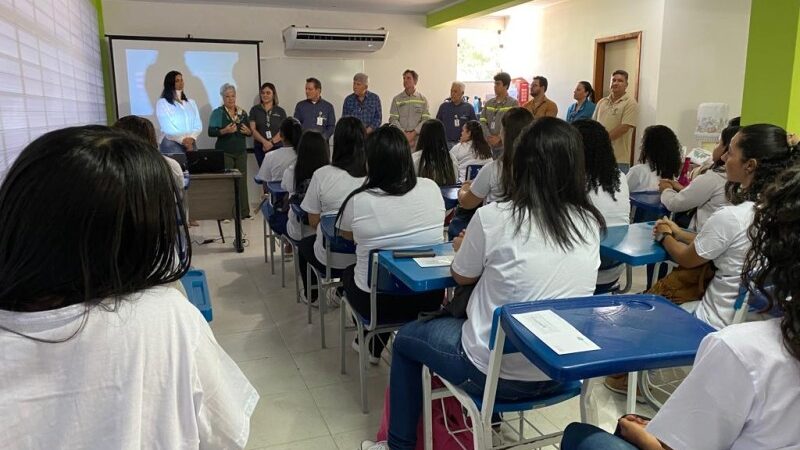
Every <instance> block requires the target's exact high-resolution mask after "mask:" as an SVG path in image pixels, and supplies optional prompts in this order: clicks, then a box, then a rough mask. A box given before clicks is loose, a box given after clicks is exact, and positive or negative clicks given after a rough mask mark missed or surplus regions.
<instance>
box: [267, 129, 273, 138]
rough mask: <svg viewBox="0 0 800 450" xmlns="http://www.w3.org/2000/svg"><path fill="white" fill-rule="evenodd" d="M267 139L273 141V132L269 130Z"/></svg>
mask: <svg viewBox="0 0 800 450" xmlns="http://www.w3.org/2000/svg"><path fill="white" fill-rule="evenodd" d="M267 139H272V131H269V130H267Z"/></svg>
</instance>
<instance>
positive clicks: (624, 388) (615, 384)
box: [603, 373, 645, 403]
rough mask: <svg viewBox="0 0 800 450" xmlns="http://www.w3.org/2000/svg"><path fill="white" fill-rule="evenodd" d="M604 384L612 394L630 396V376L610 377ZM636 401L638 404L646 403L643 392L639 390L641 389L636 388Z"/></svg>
mask: <svg viewBox="0 0 800 450" xmlns="http://www.w3.org/2000/svg"><path fill="white" fill-rule="evenodd" d="M603 384H604V385H605V386H606V388H608V390H609V391H611V392H616V393H617V394H622V395H624V396H626V397H627V395H628V374H627V373H626V374H621V375H610V376H607V377H606V379H605V381H604V382H603ZM636 401H637V402H638V403H644V402H645V400H644V396H643V395H642V391H641V390H639V387H638V386H637V387H636Z"/></svg>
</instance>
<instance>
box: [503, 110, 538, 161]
mask: <svg viewBox="0 0 800 450" xmlns="http://www.w3.org/2000/svg"><path fill="white" fill-rule="evenodd" d="M531 122H533V114H532V113H531V112H530V111H528V110H527V109H526V108H523V107H521V106H516V107H514V108H511V109H509V110H508V111H506V113H505V114H503V118H502V119H500V123H501V124H502V125H503V156H501V161H502V163H503V164H502V165H504V166H510V165H512V164H514V141H516V140H517V136H519V134H520V133H521V132H522V130H523V129H525V127H527V126H528V125H529V124H530V123H531Z"/></svg>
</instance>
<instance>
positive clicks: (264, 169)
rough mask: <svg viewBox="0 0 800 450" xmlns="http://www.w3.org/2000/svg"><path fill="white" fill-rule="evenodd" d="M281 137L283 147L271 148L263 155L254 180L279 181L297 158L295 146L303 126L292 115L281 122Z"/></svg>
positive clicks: (264, 181)
mask: <svg viewBox="0 0 800 450" xmlns="http://www.w3.org/2000/svg"><path fill="white" fill-rule="evenodd" d="M280 133H281V139H282V141H283V147H281V148H279V149H277V150H273V151H271V152H269V153H267V154H266V155H264V161H263V162H262V163H261V167H260V168H259V169H258V174H257V175H256V180H258V181H260V182H263V183H266V182H267V181H280V180H281V178H283V173H284V172H285V171H286V169H288V168H289V166H291V165H292V164H294V162H295V161H296V160H297V151H296V150H295V147H296V146H297V144H298V143H299V142H300V136H302V134H303V127H302V126H301V125H300V122H298V121H297V119H295V118H294V117H288V118H286V119H284V121H283V122H282V123H281V131H280Z"/></svg>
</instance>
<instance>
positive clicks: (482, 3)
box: [425, 0, 530, 28]
mask: <svg viewBox="0 0 800 450" xmlns="http://www.w3.org/2000/svg"><path fill="white" fill-rule="evenodd" d="M529 1H530V0H463V1H461V2H459V3H456V4H455V5H451V6H448V7H446V8H442V9H440V10H438V11H433V12H430V13H428V14H427V15H426V16H425V21H426V26H427V27H428V28H436V27H441V26H444V25H450V24H452V23H453V22H455V21H457V20H462V19H471V18H473V17H478V16H484V15H486V14H490V13H493V12H495V11H500V10H501V9H506V8H510V7H512V6H516V5H521V4H523V3H528V2H529Z"/></svg>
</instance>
